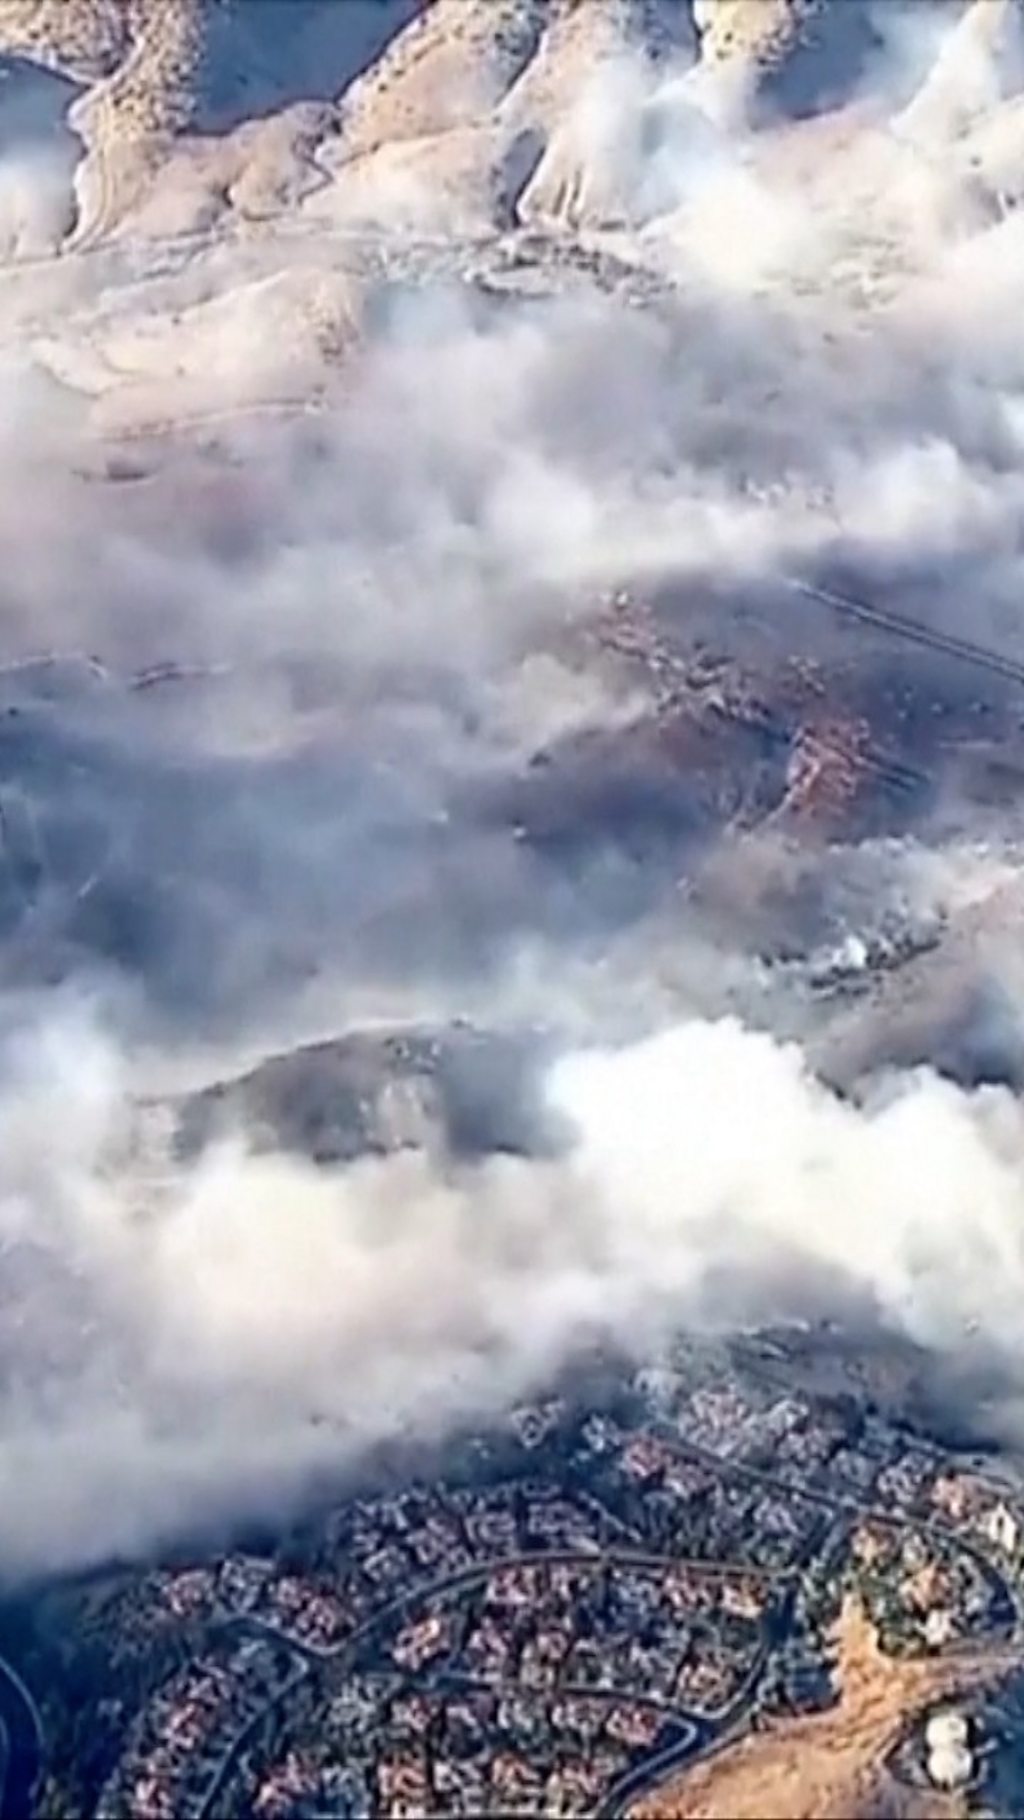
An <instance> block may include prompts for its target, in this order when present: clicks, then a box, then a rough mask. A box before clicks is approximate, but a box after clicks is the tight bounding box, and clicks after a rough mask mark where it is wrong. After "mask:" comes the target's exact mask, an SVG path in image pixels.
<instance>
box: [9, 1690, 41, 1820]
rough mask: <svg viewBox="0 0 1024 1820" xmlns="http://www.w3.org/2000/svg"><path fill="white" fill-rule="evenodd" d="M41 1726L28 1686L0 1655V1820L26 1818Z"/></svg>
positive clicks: (38, 1760) (35, 1774)
mask: <svg viewBox="0 0 1024 1820" xmlns="http://www.w3.org/2000/svg"><path fill="white" fill-rule="evenodd" d="M42 1760H43V1727H42V1721H41V1719H40V1717H39V1712H38V1709H37V1707H36V1704H35V1701H34V1700H33V1698H32V1696H31V1694H30V1693H29V1691H28V1688H27V1687H26V1686H25V1684H24V1682H23V1681H22V1680H21V1679H20V1678H19V1676H18V1675H16V1674H15V1672H14V1670H13V1668H11V1667H10V1666H9V1665H8V1663H6V1662H5V1661H4V1659H3V1657H2V1656H0V1820H29V1816H30V1815H31V1813H32V1792H33V1789H34V1788H35V1785H36V1781H37V1779H38V1776H39V1771H40V1768H41V1765H42Z"/></svg>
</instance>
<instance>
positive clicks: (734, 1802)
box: [632, 1600, 1011, 1820]
mask: <svg viewBox="0 0 1024 1820" xmlns="http://www.w3.org/2000/svg"><path fill="white" fill-rule="evenodd" d="M837 1645H838V1656H837V1670H838V1676H839V1684H840V1697H839V1701H838V1704H837V1705H836V1706H835V1707H833V1708H832V1709H831V1710H830V1711H828V1712H825V1713H815V1714H813V1715H811V1716H808V1717H803V1718H798V1719H790V1720H786V1721H783V1722H782V1723H780V1724H778V1725H776V1726H774V1727H773V1728H772V1729H771V1730H768V1731H765V1732H756V1733H750V1734H748V1735H746V1736H744V1737H743V1738H741V1739H740V1740H739V1741H738V1743H736V1744H735V1745H733V1746H731V1747H730V1748H727V1749H726V1750H724V1751H723V1752H722V1753H721V1754H720V1755H718V1756H713V1757H710V1758H708V1759H707V1761H706V1762H703V1763H698V1764H695V1765H694V1767H693V1768H692V1769H691V1770H688V1771H685V1772H684V1773H683V1774H682V1775H681V1776H679V1777H678V1778H677V1779H676V1780H675V1781H673V1782H670V1783H667V1784H666V1785H665V1786H664V1787H663V1788H662V1789H660V1790H658V1791H657V1792H656V1793H655V1794H653V1795H650V1796H648V1797H647V1798H646V1799H645V1800H643V1801H641V1802H639V1803H638V1804H637V1805H636V1806H635V1807H634V1808H633V1809H632V1813H633V1815H634V1816H636V1820H854V1816H858V1815H868V1814H871V1813H874V1812H877V1811H878V1808H879V1805H880V1803H883V1802H884V1804H885V1805H887V1806H888V1807H890V1808H891V1806H892V1805H893V1799H892V1798H893V1795H894V1793H895V1791H892V1790H890V1791H886V1790H885V1789H884V1788H883V1786H882V1784H883V1778H884V1772H883V1770H882V1767H881V1766H882V1763H883V1760H884V1758H885V1756H886V1754H887V1752H888V1751H889V1750H890V1748H891V1746H892V1745H893V1744H894V1743H895V1741H896V1739H897V1737H898V1736H899V1734H900V1732H901V1731H902V1729H903V1727H904V1726H905V1725H906V1723H907V1721H908V1719H910V1718H911V1717H912V1716H913V1715H914V1714H915V1713H919V1712H921V1711H922V1710H923V1709H924V1708H925V1707H926V1706H928V1705H929V1704H930V1702H931V1701H933V1700H937V1699H942V1698H948V1697H950V1696H951V1695H953V1694H956V1693H958V1692H963V1691H965V1690H966V1689H968V1688H970V1687H975V1686H978V1685H980V1684H982V1683H984V1682H986V1681H991V1680H993V1679H995V1678H996V1677H997V1676H998V1675H999V1674H1000V1673H1001V1672H1005V1670H1006V1669H1008V1668H1009V1667H1010V1666H1011V1663H1010V1660H1009V1658H1007V1657H1006V1656H1005V1655H998V1654H995V1653H993V1654H992V1655H990V1656H986V1655H983V1654H980V1653H979V1654H977V1655H973V1656H966V1655H965V1656H959V1657H954V1656H947V1657H945V1658H942V1659H936V1658H927V1659H925V1658H921V1659H917V1660H913V1661H905V1660H896V1659H894V1658H892V1657H889V1656H885V1655H883V1653H882V1651H881V1649H880V1647H879V1643H878V1638H877V1635H876V1633H875V1630H874V1628H873V1626H872V1625H871V1623H870V1622H869V1620H868V1618H867V1616H866V1614H865V1613H864V1611H863V1609H862V1608H861V1607H860V1606H859V1605H858V1604H856V1603H855V1602H854V1601H852V1600H847V1602H846V1603H845V1605H844V1607H843V1612H842V1615H841V1617H840V1620H839V1624H838V1626H837ZM887 1793H888V1796H889V1799H888V1801H886V1800H885V1797H886V1795H887ZM898 1805H899V1807H900V1810H901V1811H903V1812H908V1811H912V1808H913V1800H912V1798H911V1797H910V1796H909V1795H908V1794H906V1793H904V1792H903V1791H899V1795H898ZM959 1811H960V1810H959V1809H958V1807H957V1806H956V1805H953V1804H950V1803H949V1802H943V1798H942V1797H941V1796H940V1795H939V1794H938V1793H937V1792H935V1793H929V1796H928V1801H927V1813H928V1816H929V1820H942V1816H944V1815H953V1814H956V1813H958V1812H959Z"/></svg>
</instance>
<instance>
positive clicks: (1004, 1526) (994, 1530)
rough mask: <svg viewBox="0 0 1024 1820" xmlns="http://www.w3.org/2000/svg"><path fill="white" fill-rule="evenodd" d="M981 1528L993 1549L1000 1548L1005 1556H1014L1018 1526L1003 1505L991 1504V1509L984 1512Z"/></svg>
mask: <svg viewBox="0 0 1024 1820" xmlns="http://www.w3.org/2000/svg"><path fill="white" fill-rule="evenodd" d="M981 1528H982V1533H983V1534H984V1535H985V1536H986V1537H987V1538H988V1540H989V1541H990V1542H991V1543H992V1546H993V1548H1001V1549H1002V1551H1003V1553H1004V1554H1007V1555H1013V1554H1016V1552H1017V1543H1018V1542H1019V1540H1020V1525H1019V1524H1018V1522H1017V1519H1016V1517H1015V1516H1014V1514H1013V1512H1012V1510H1008V1509H1007V1507H1006V1505H1005V1504H993V1506H992V1509H991V1510H989V1511H986V1513H985V1516H984V1519H983V1521H982V1524H981Z"/></svg>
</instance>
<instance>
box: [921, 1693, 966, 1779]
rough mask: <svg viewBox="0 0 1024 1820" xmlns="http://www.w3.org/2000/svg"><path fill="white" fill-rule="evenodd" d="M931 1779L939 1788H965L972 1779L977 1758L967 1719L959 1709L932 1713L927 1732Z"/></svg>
mask: <svg viewBox="0 0 1024 1820" xmlns="http://www.w3.org/2000/svg"><path fill="white" fill-rule="evenodd" d="M924 1738H925V1745H926V1746H927V1751H928V1775H929V1777H930V1779H931V1781H932V1782H933V1783H934V1784H935V1787H936V1788H949V1789H952V1788H963V1787H964V1785H965V1783H968V1782H969V1781H970V1779H971V1774H972V1772H973V1769H974V1758H973V1756H972V1755H971V1749H970V1744H969V1730H968V1724H967V1719H966V1717H965V1716H964V1714H963V1713H961V1712H957V1711H956V1709H955V1707H945V1708H943V1710H942V1711H941V1712H937V1713H932V1716H931V1718H930V1719H929V1720H928V1723H927V1725H926V1726H925V1730H924Z"/></svg>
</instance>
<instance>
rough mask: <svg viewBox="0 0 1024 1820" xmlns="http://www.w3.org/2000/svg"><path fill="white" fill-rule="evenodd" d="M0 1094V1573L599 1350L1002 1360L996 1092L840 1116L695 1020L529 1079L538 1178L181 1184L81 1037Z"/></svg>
mask: <svg viewBox="0 0 1024 1820" xmlns="http://www.w3.org/2000/svg"><path fill="white" fill-rule="evenodd" d="M4 1072H5V1091H4V1100H3V1126H2V1133H0V1135H2V1139H3V1143H2V1146H0V1155H2V1159H3V1160H2V1165H0V1167H2V1182H0V1187H2V1194H0V1208H2V1216H0V1217H2V1242H3V1251H4V1258H5V1281H6V1284H7V1293H6V1298H5V1299H6V1309H5V1318H4V1339H5V1355H6V1356H5V1378H4V1391H3V1399H2V1404H0V1411H2V1414H0V1437H2V1439H0V1448H2V1454H3V1460H4V1471H5V1480H6V1482H7V1483H8V1484H9V1485H12V1486H14V1485H16V1486H17V1487H18V1495H17V1497H14V1498H11V1499H8V1500H5V1504H4V1511H3V1515H2V1518H0V1550H2V1554H3V1559H4V1561H5V1563H6V1565H7V1566H8V1568H9V1569H10V1568H12V1567H13V1568H18V1567H22V1568H24V1567H31V1566H38V1565H39V1564H40V1561H47V1560H50V1559H52V1558H57V1559H68V1560H74V1559H77V1558H79V1557H80V1556H81V1555H85V1556H96V1555H102V1554H103V1553H104V1552H105V1551H106V1550H109V1549H111V1548H116V1547H119V1546H120V1547H128V1548H131V1547H134V1546H137V1545H138V1544H139V1542H140V1541H142V1540H145V1539H146V1538H147V1537H148V1536H149V1535H150V1534H151V1533H152V1531H154V1530H155V1531H157V1532H160V1533H164V1534H173V1533H174V1532H175V1530H176V1529H177V1528H178V1526H179V1525H180V1524H181V1523H182V1522H183V1521H186V1520H195V1519H196V1518H197V1517H198V1516H203V1515H205V1516H206V1517H208V1518H209V1517H211V1516H216V1515H222V1514H223V1511H224V1508H225V1505H226V1506H227V1507H228V1508H230V1507H231V1505H232V1503H233V1502H234V1501H235V1500H237V1499H244V1498H246V1497H249V1498H252V1497H253V1496H254V1495H257V1494H258V1495H259V1497H261V1498H262V1499H263V1500H266V1499H267V1498H273V1497H274V1496H280V1495H283V1494H284V1493H285V1492H286V1491H287V1490H288V1489H289V1488H290V1487H291V1488H293V1487H294V1484H295V1482H296V1480H298V1481H299V1482H300V1483H301V1479H302V1476H303V1475H304V1474H306V1473H309V1472H311V1471H313V1470H314V1469H315V1468H316V1467H318V1466H319V1467H321V1468H322V1467H324V1466H326V1465H328V1464H330V1465H333V1466H334V1467H335V1468H337V1467H339V1466H341V1465H343V1464H345V1463H348V1462H350V1461H351V1460H352V1459H353V1457H354V1456H355V1455H357V1454H358V1452H359V1450H360V1449H361V1448H362V1447H364V1446H366V1445H367V1444H369V1443H372V1442H373V1441H376V1440H379V1439H381V1438H384V1437H389V1438H390V1437H399V1436H403V1435H406V1436H408V1435H411V1434H416V1435H417V1436H418V1437H419V1438H421V1439H422V1438H425V1437H428V1436H429V1435H431V1434H434V1433H437V1432H439V1431H440V1430H441V1429H442V1428H443V1427H444V1425H445V1424H446V1423H447V1422H449V1421H451V1420H456V1419H459V1418H466V1417H472V1416H473V1415H475V1414H479V1413H480V1412H481V1411H484V1412H486V1411H487V1410H489V1409H491V1408H493V1407H495V1406H499V1405H500V1404H501V1403H502V1401H503V1400H504V1399H507V1398H508V1397H510V1396H513V1395H516V1394H521V1393H522V1392H524V1391H526V1390H528V1389H530V1388H531V1387H532V1386H534V1385H536V1384H537V1383H538V1382H543V1381H544V1379H545V1377H547V1376H550V1374H552V1373H553V1372H555V1371H557V1369H558V1368H559V1367H560V1366H561V1365H562V1364H564V1363H565V1362H566V1361H567V1360H568V1359H569V1358H570V1357H571V1356H572V1353H573V1350H574V1348H576V1347H577V1346H579V1345H581V1344H584V1343H591V1342H593V1341H595V1340H598V1341H606V1342H609V1343H614V1344H615V1345H616V1346H618V1347H622V1348H625V1349H626V1350H627V1351H631V1352H633V1353H634V1354H636V1355H637V1356H639V1357H641V1358H642V1357H644V1356H648V1355H649V1353H650V1352H651V1351H652V1350H656V1348H657V1346H658V1344H659V1342H660V1341H661V1340H662V1339H663V1338H664V1337H665V1335H666V1334H668V1333H669V1332H671V1331H673V1330H677V1329H678V1328H679V1327H680V1326H681V1325H685V1326H689V1327H691V1328H703V1327H708V1326H712V1327H717V1326H730V1325H735V1324H736V1323H737V1322H739V1323H746V1322H749V1321H757V1320H759V1319H765V1318H775V1319H782V1318H787V1317H793V1316H802V1315H805V1314H806V1313H807V1312H808V1311H811V1310H813V1311H816V1312H820V1311H822V1310H823V1309H825V1310H830V1311H834V1312H842V1311H843V1310H844V1309H849V1308H851V1307H853V1308H856V1307H860V1308H861V1309H862V1310H863V1309H865V1308H867V1309H870V1310H872V1311H873V1312H874V1313H875V1314H876V1315H877V1317H878V1319H879V1320H880V1321H881V1322H883V1323H885V1324H888V1325H890V1326H891V1327H892V1328H893V1329H894V1330H896V1331H900V1332H904V1333H906V1334H909V1335H910V1336H912V1337H913V1338H914V1339H915V1340H917V1341H919V1342H921V1343H923V1344H925V1345H927V1346H934V1347H937V1348H940V1349H948V1348H953V1349H955V1348H957V1347H959V1346H961V1345H962V1343H963V1340H964V1335H965V1332H966V1331H968V1330H969V1329H971V1328H973V1326H974V1325H975V1323H977V1322H978V1321H979V1320H981V1321H983V1323H984V1327H985V1331H986V1335H987V1337H988V1340H989V1341H990V1343H992V1344H994V1345H996V1346H997V1347H999V1348H1001V1349H1004V1350H1005V1352H1006V1353H1007V1354H1008V1355H1011V1356H1013V1355H1014V1354H1015V1351H1016V1348H1017V1344H1018V1319H1019V1306H1020V1296H1021V1293H1022V1290H1024V1234H1022V1230H1021V1223H1020V1202H1021V1194H1022V1190H1024V1113H1022V1112H1021V1109H1020V1106H1019V1104H1018V1103H1017V1101H1016V1100H1015V1099H1013V1098H1012V1097H1011V1096H1010V1095H1008V1094H1007V1093H1005V1092H1003V1091H1002V1090H982V1091H978V1092H975V1093H966V1092H963V1091H962V1090H960V1089H958V1088H955V1087H953V1086H951V1085H949V1084H948V1083H943V1082H941V1081H939V1080H938V1079H936V1078H935V1077H934V1076H933V1075H930V1074H929V1073H927V1072H923V1073H920V1074H917V1075H914V1076H911V1077H907V1078H904V1079H901V1080H897V1079H893V1080H891V1081H889V1082H887V1083H884V1084H880V1085H879V1086H878V1087H876V1088H875V1089H874V1090H873V1091H872V1093H871V1094H870V1096H869V1097H868V1098H867V1100H866V1101H865V1102H863V1103H861V1104H859V1105H854V1104H852V1103H850V1102H846V1101H841V1100H839V1099H838V1098H836V1097H835V1096H834V1095H833V1094H831V1093H830V1092H828V1091H827V1090H826V1089H825V1088H824V1087H822V1086H821V1084H820V1083H819V1082H818V1081H817V1080H816V1079H815V1078H814V1077H813V1076H811V1075H810V1074H809V1072H808V1069H807V1066H806V1063H805V1061H804V1059H803V1057H802V1055H801V1053H800V1051H799V1049H798V1048H796V1047H793V1046H789V1047H787V1046H784V1045H779V1044H778V1043H777V1042H775V1041H774V1040H773V1039H772V1038H770V1037H768V1036H766V1035H763V1034H757V1033H755V1032H752V1031H750V1030H748V1029H745V1028H744V1027H743V1026H742V1025H740V1024H738V1023H736V1022H735V1021H729V1020H726V1021H719V1022H714V1023H711V1022H707V1021H705V1020H695V1021H692V1022H690V1023H688V1024H685V1025H682V1026H679V1027H677V1028H676V1029H674V1030H669V1031H666V1032H663V1033H662V1034H660V1035H658V1036H655V1037H651V1038H649V1039H646V1040H644V1041H641V1042H639V1043H637V1044H634V1045H631V1046H628V1047H626V1048H624V1049H621V1050H616V1051H610V1050H604V1051H602V1050H595V1051H579V1052H576V1053H575V1054H567V1055H565V1056H564V1057H563V1058H562V1059H561V1060H560V1061H559V1062H557V1063H556V1064H555V1066H554V1068H553V1070H552V1072H551V1074H550V1076H549V1079H548V1084H547V1092H548V1096H549V1099H550V1103H551V1106H552V1108H553V1110H554V1111H555V1112H557V1114H558V1115H559V1117H560V1118H561V1120H562V1121H564V1123H565V1125H566V1128H567V1130H568V1131H569V1132H571V1142H570V1145H569V1147H568V1149H567V1151H566V1152H565V1154H564V1155H562V1156H561V1157H559V1158H552V1159H549V1160H547V1161H544V1162H542V1161H534V1162H529V1161H525V1160H521V1159H511V1158H509V1159H504V1160H499V1159H497V1158H495V1159H492V1160H489V1161H485V1162H483V1163H480V1164H477V1165H474V1166H471V1165H466V1164H463V1165H458V1164H456V1163H454V1162H451V1161H448V1162H443V1161H442V1160H441V1159H439V1158H436V1157H435V1158H432V1157H431V1156H430V1155H429V1154H428V1153H425V1152H404V1153H399V1154H397V1155H394V1156H392V1157H390V1158H383V1159H369V1158H368V1159H366V1160H364V1161H360V1162H357V1163H354V1164H352V1165H350V1166H349V1167H347V1168H343V1169H339V1170H317V1169H315V1168H314V1167H312V1166H311V1165H307V1164H304V1163H302V1162H300V1161H296V1160H295V1159H294V1158H287V1159H286V1158H284V1157H282V1156H269V1157H268V1156H256V1155H254V1154H253V1153H252V1152H251V1151H250V1150H248V1149H247V1147H246V1146H245V1143H244V1141H243V1140H241V1139H239V1140H238V1141H237V1142H230V1143H221V1144H219V1145H217V1146H216V1147H215V1148H213V1149H211V1150H210V1151H208V1152H207V1153H205V1155H204V1157H203V1158H202V1159H201V1160H200V1161H199V1162H198V1163H196V1164H194V1165H192V1166H190V1167H187V1168H183V1167H172V1166H171V1165H170V1164H169V1162H168V1160H167V1155H166V1153H165V1152H163V1151H161V1150H160V1148H159V1147H158V1146H157V1145H156V1144H155V1142H154V1140H153V1139H152V1138H151V1139H150V1141H149V1143H148V1144H143V1145H142V1146H141V1147H140V1146H139V1144H138V1142H137V1141H136V1142H135V1143H132V1144H129V1143H128V1137H129V1133H130V1132H131V1130H132V1121H131V1119H130V1116H129V1113H130V1108H129V1102H128V1096H127V1093H126V1083H125V1081H124V1078H123V1073H122V1071H121V1069H120V1068H119V1065H118V1061H117V1057H116V1055H115V1054H114V1053H113V1052H112V1051H111V1050H110V1048H109V1046H108V1045H106V1044H105V1043H104V1042H102V1041H101V1040H100V1039H99V1037H98V1036H97V1034H96V1032H95V1030H94V1029H90V1025H89V1024H88V1022H82V1021H81V1020H80V1019H73V1020H71V1021H70V1022H65V1023H64V1024H63V1025H62V1026H54V1028H53V1029H52V1030H51V1031H50V1032H48V1033H45V1034H43V1035H39V1034H36V1035H34V1036H33V1037H32V1038H30V1039H25V1038H24V1037H21V1038H18V1039H17V1040H14V1041H13V1042H10V1043H9V1044H8V1049H7V1054H6V1056H5V1070H4ZM136 1136H137V1134H136ZM58 1486H60V1487H61V1492H60V1496H59V1497H58V1496H56V1495H55V1494H56V1488H57V1487H58ZM115 1486H116V1489H117V1496H116V1497H112V1496H111V1491H112V1488H113V1487H115Z"/></svg>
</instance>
